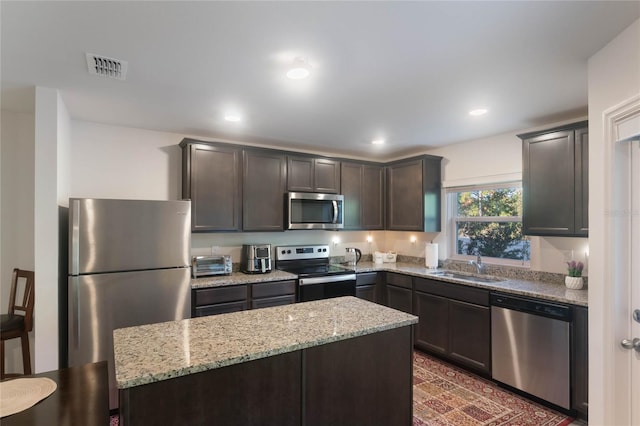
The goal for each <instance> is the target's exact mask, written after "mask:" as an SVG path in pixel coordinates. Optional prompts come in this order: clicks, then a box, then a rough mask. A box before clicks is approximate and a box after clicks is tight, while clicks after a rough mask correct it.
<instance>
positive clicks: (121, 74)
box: [87, 53, 127, 80]
mask: <svg viewBox="0 0 640 426" xmlns="http://www.w3.org/2000/svg"><path fill="white" fill-rule="evenodd" d="M87 67H88V68H89V74H95V75H100V76H102V77H108V78H115V79H116V80H124V79H125V77H126V76H127V62H126V61H121V60H119V59H113V58H107V57H106V56H98V55H94V54H93V53H87Z"/></svg>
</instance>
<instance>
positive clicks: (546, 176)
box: [522, 130, 574, 235]
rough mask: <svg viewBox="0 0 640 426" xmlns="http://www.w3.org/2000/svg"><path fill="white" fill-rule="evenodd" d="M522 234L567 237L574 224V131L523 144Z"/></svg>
mask: <svg viewBox="0 0 640 426" xmlns="http://www.w3.org/2000/svg"><path fill="white" fill-rule="evenodd" d="M522 158H523V170H522V172H523V174H522V189H523V215H522V224H523V233H524V234H526V235H571V234H572V233H573V227H574V226H573V223H574V131H573V130H567V131H558V132H554V133H549V134H545V135H542V136H538V137H534V138H531V139H525V140H524V141H523V156H522Z"/></svg>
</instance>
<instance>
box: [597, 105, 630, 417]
mask: <svg viewBox="0 0 640 426" xmlns="http://www.w3.org/2000/svg"><path fill="white" fill-rule="evenodd" d="M639 116H640V95H636V96H634V97H633V98H631V99H629V100H627V101H624V102H622V103H620V104H618V105H616V106H614V107H612V108H610V109H608V110H606V111H604V113H603V125H604V129H603V130H604V132H603V138H604V148H605V150H604V154H605V155H604V158H603V160H604V176H603V178H604V191H605V194H604V201H605V203H604V206H597V207H596V206H590V213H593V215H591V214H590V217H594V216H595V217H594V218H595V219H596V220H595V222H596V223H600V224H602V225H603V229H602V230H600V231H596V232H594V234H596V236H595V238H594V239H593V240H592V237H591V235H590V237H589V243H590V244H589V245H590V247H591V253H592V258H593V257H594V254H595V255H596V256H602V262H600V261H594V262H593V268H592V269H591V272H592V273H593V274H592V275H593V276H592V278H596V277H598V278H600V279H598V280H594V279H592V280H591V281H592V286H593V287H594V288H593V289H592V290H594V291H592V290H590V291H589V310H590V315H589V359H590V365H589V377H590V380H589V382H590V383H589V402H590V403H589V406H590V414H591V411H593V414H595V416H593V417H592V416H591V415H590V420H592V421H595V422H596V423H597V424H600V423H602V424H640V418H639V416H640V410H639V409H638V408H637V407H634V404H633V403H632V401H634V400H637V399H640V384H638V383H637V380H635V382H634V379H633V377H634V374H635V376H636V377H637V376H638V375H639V373H638V369H640V364H634V361H635V362H637V361H638V360H634V358H637V355H636V352H634V351H631V350H627V349H623V348H622V347H621V345H620V341H621V340H622V339H628V338H630V337H632V336H633V333H634V332H635V334H636V337H640V333H639V331H640V327H635V326H634V325H633V324H632V319H631V312H632V301H633V297H635V298H636V299H638V298H640V296H638V292H640V289H637V288H636V289H633V288H632V285H631V282H632V281H631V280H632V278H635V279H638V277H637V276H636V277H634V276H633V274H637V273H638V267H637V264H638V263H639V262H640V259H639V258H638V256H639V253H637V252H633V251H632V250H633V247H634V245H633V238H632V235H631V232H632V225H633V220H634V212H633V210H632V205H631V200H632V188H631V171H632V155H631V154H632V151H631V150H632V148H633V146H632V144H631V143H629V141H628V140H627V141H625V140H622V141H621V140H620V127H621V125H624V124H625V123H626V124H628V122H629V120H633V119H637V118H638V117H639ZM634 143H635V142H634ZM599 161H602V160H599ZM636 167H637V166H636ZM592 178H594V179H597V178H598V177H597V176H595V177H592ZM590 186H591V185H590ZM636 190H637V189H636ZM636 196H637V195H636ZM635 215H636V216H637V212H635ZM635 221H636V224H635V226H637V222H638V218H637V217H636V218H635ZM594 260H595V259H594ZM634 263H635V264H636V266H635V267H634ZM598 269H601V270H598ZM632 290H633V291H632ZM591 408H593V410H591Z"/></svg>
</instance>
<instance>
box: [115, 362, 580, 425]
mask: <svg viewBox="0 0 640 426" xmlns="http://www.w3.org/2000/svg"><path fill="white" fill-rule="evenodd" d="M572 421H573V419H571V418H569V417H567V416H565V415H563V414H560V413H558V412H556V411H553V410H551V409H549V408H546V407H543V406H541V405H539V404H536V403H534V402H532V401H529V400H527V399H524V398H522V397H520V396H517V395H515V394H513V393H511V392H509V391H507V390H504V389H502V388H499V387H498V386H497V385H496V384H495V383H492V382H490V381H488V380H485V379H482V378H480V377H478V376H475V375H473V374H471V373H468V372H466V371H464V370H462V369H459V368H456V367H454V366H451V365H449V364H445V363H444V362H442V361H439V360H438V359H436V358H432V357H430V356H428V355H426V354H423V353H422V352H417V351H415V352H414V353H413V425H414V426H423V425H428V426H440V425H449V426H479V425H482V426H524V425H531V426H534V425H535V426H566V425H569V424H570V423H571V422H572ZM110 426H118V417H117V416H111V422H110Z"/></svg>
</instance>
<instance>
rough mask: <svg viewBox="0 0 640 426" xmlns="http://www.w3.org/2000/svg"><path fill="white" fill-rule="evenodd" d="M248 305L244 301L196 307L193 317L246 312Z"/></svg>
mask: <svg viewBox="0 0 640 426" xmlns="http://www.w3.org/2000/svg"><path fill="white" fill-rule="evenodd" d="M248 308H249V304H248V303H247V301H246V300H244V301H240V302H228V303H217V304H215V305H207V306H198V307H197V308H196V309H195V317H205V316H208V315H219V314H228V313H231V312H239V311H246V310H247V309H248Z"/></svg>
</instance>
